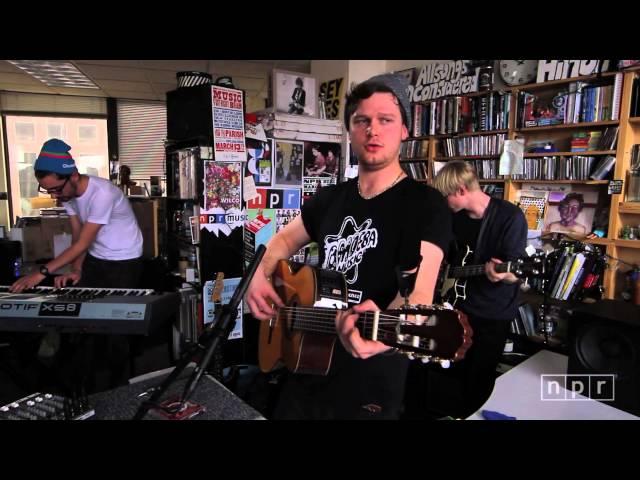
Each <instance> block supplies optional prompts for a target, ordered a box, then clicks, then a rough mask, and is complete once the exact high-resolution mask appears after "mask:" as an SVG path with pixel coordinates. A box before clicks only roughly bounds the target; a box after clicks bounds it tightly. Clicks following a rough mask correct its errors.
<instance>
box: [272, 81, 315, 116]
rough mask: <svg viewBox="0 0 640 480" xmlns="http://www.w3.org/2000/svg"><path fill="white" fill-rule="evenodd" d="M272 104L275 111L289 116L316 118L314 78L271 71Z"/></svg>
mask: <svg viewBox="0 0 640 480" xmlns="http://www.w3.org/2000/svg"><path fill="white" fill-rule="evenodd" d="M271 84H272V88H273V92H272V95H273V97H272V98H273V104H274V106H275V109H276V111H278V112H283V113H288V114H291V115H307V116H310V117H317V116H318V100H317V99H318V87H317V83H316V78H315V77H313V76H311V75H309V74H306V73H300V72H288V71H285V70H277V69H276V70H273V73H272V75H271Z"/></svg>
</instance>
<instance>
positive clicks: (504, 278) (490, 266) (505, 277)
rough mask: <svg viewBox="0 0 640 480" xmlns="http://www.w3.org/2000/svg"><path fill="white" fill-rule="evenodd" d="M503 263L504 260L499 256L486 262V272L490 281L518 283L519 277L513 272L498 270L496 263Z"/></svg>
mask: <svg viewBox="0 0 640 480" xmlns="http://www.w3.org/2000/svg"><path fill="white" fill-rule="evenodd" d="M499 263H502V260H499V259H497V258H492V259H491V260H489V261H488V262H487V263H485V264H484V272H485V274H486V275H487V278H488V279H489V281H490V282H493V283H497V282H504V283H516V282H518V281H519V279H518V277H516V276H515V275H514V274H513V273H511V272H505V273H498V272H496V265H497V264H499Z"/></svg>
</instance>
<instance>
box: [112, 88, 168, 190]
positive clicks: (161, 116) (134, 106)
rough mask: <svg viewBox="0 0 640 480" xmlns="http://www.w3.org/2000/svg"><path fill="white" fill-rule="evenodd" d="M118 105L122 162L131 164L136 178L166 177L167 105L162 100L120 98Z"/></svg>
mask: <svg viewBox="0 0 640 480" xmlns="http://www.w3.org/2000/svg"><path fill="white" fill-rule="evenodd" d="M117 107H118V152H119V162H120V165H127V166H129V167H130V168H131V178H132V179H134V180H135V179H148V178H149V177H151V176H160V177H164V176H165V157H164V156H165V152H164V140H165V138H166V137H167V107H166V105H165V104H164V103H161V102H145V101H141V100H124V99H123V100H120V99H118V102H117Z"/></svg>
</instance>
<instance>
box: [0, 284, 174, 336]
mask: <svg viewBox="0 0 640 480" xmlns="http://www.w3.org/2000/svg"><path fill="white" fill-rule="evenodd" d="M179 306H180V295H179V294H178V293H175V292H174V293H158V292H155V291H153V290H142V289H124V290H123V289H115V288H111V289H110V288H73V287H69V288H53V287H36V288H33V289H30V290H25V291H23V292H21V293H11V292H9V287H6V286H0V331H2V330H4V331H18V332H40V331H43V330H59V331H62V332H88V333H107V334H134V335H147V334H149V333H150V331H151V330H152V329H153V326H154V325H155V324H157V323H160V322H162V321H164V320H165V319H166V318H168V317H169V316H170V315H172V314H173V313H175V312H176V311H177V310H178V307H179Z"/></svg>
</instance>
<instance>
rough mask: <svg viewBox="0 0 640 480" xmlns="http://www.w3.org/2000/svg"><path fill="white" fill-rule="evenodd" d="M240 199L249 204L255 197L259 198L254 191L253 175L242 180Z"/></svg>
mask: <svg viewBox="0 0 640 480" xmlns="http://www.w3.org/2000/svg"><path fill="white" fill-rule="evenodd" d="M242 186H243V188H242V198H243V199H244V201H245V202H249V201H251V200H253V199H254V198H256V197H259V196H260V195H259V194H258V191H257V190H256V182H254V180H253V175H249V176H248V177H244V179H243V180H242Z"/></svg>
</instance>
